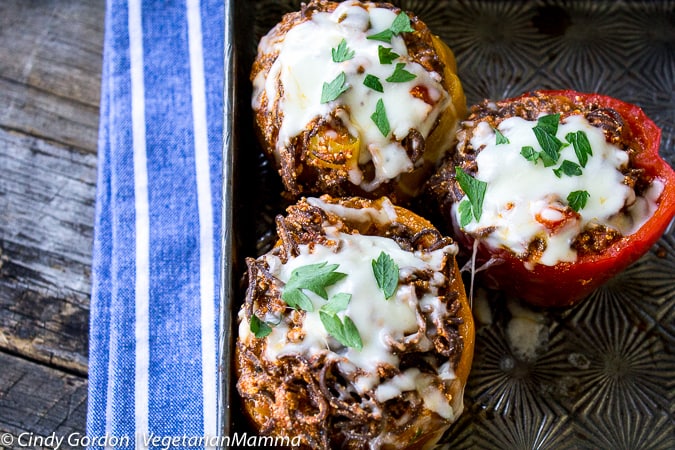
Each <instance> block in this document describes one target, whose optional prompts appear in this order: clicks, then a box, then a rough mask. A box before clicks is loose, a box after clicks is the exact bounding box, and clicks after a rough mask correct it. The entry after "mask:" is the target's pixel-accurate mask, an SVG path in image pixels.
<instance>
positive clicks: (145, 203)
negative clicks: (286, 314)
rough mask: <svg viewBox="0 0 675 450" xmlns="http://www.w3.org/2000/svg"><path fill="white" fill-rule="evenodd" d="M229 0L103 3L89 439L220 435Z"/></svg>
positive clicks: (171, 442) (118, 443) (187, 439)
mask: <svg viewBox="0 0 675 450" xmlns="http://www.w3.org/2000/svg"><path fill="white" fill-rule="evenodd" d="M223 9H224V7H223V0H201V1H200V0H172V1H167V0H129V1H125V0H108V2H107V5H106V24H105V43H104V61H103V75H102V80H101V82H102V97H101V119H100V133H99V149H98V151H99V153H98V155H99V160H98V163H99V174H98V185H97V205H96V225H95V241H94V257H93V269H92V281H93V288H92V297H91V319H90V356H89V404H88V423H87V433H86V435H87V439H88V440H89V441H88V442H87V443H88V444H89V446H90V447H92V448H101V447H111V448H113V447H114V448H134V447H137V448H138V447H142V448H145V447H149V448H169V447H170V448H179V447H191V448H195V447H200V446H205V445H202V444H208V442H206V441H205V442H200V441H199V440H198V438H200V437H204V436H206V437H208V436H215V435H217V433H218V429H219V424H218V423H217V417H216V410H217V398H218V386H217V385H218V383H217V368H218V354H217V352H218V349H217V347H218V339H217V326H218V324H217V322H218V291H219V270H220V267H219V256H220V248H219V243H220V237H219V234H220V216H221V213H220V211H221V205H220V202H221V185H222V179H221V172H222V170H221V144H222V137H221V135H222V128H223V126H222V122H223V121H222V117H223V111H222V104H223V95H222V86H223Z"/></svg>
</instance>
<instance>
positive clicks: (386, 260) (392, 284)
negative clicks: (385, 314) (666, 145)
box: [371, 252, 398, 300]
mask: <svg viewBox="0 0 675 450" xmlns="http://www.w3.org/2000/svg"><path fill="white" fill-rule="evenodd" d="M371 264H372V266H373V275H375V281H377V287H378V288H380V290H381V291H382V292H384V298H385V299H387V300H389V299H390V298H391V297H392V296H393V295H394V292H395V291H396V286H398V265H397V264H396V263H395V262H394V260H393V259H392V258H391V256H389V255H387V254H386V253H385V252H380V255H379V256H378V257H377V259H373V260H372V261H371Z"/></svg>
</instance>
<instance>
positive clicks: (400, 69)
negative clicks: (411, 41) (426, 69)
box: [387, 63, 417, 83]
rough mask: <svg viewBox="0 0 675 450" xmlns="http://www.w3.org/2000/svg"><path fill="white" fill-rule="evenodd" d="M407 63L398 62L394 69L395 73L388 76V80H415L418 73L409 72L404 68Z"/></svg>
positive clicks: (403, 81) (392, 81)
mask: <svg viewBox="0 0 675 450" xmlns="http://www.w3.org/2000/svg"><path fill="white" fill-rule="evenodd" d="M404 67H405V63H398V64H396V68H395V69H394V73H392V74H391V76H389V78H387V81H389V82H390V83H405V82H406V81H410V80H414V79H415V78H417V75H415V74H413V73H410V72H408V71H407V70H405V69H404Z"/></svg>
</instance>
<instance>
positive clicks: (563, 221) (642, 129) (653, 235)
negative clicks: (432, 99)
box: [429, 90, 675, 306]
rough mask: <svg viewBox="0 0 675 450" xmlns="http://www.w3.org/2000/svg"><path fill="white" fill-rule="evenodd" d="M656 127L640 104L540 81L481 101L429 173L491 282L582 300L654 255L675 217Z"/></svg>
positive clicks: (554, 298) (673, 192) (530, 294)
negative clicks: (519, 92)
mask: <svg viewBox="0 0 675 450" xmlns="http://www.w3.org/2000/svg"><path fill="white" fill-rule="evenodd" d="M660 135H661V132H660V129H659V128H658V127H657V126H656V125H655V124H654V122H653V121H651V120H650V119H649V118H648V117H647V116H646V115H645V114H644V112H643V111H642V110H641V109H640V108H638V107H637V106H634V105H631V104H628V103H625V102H623V101H620V100H617V99H614V98H610V97H607V96H603V95H598V94H585V93H579V92H575V91H569V90H566V91H538V92H533V93H528V94H525V95H523V96H520V97H517V98H512V99H507V100H503V101H497V102H493V101H485V102H483V103H482V104H480V105H477V106H474V107H473V108H472V110H471V114H470V116H469V117H468V118H467V120H466V121H464V122H462V123H461V126H460V130H459V131H458V133H457V139H458V143H457V147H456V153H455V154H454V155H453V157H452V158H451V159H449V160H448V161H446V162H444V164H443V165H442V167H441V169H440V170H439V171H438V172H437V173H436V174H435V175H434V177H433V178H432V180H430V183H429V192H430V193H431V194H432V195H433V196H434V198H435V199H436V200H437V201H438V203H439V205H440V209H441V212H442V214H443V216H444V219H445V220H446V221H447V222H448V223H450V224H452V227H453V229H454V230H455V232H456V234H457V236H458V239H459V240H460V241H461V243H462V244H463V246H464V248H465V249H466V250H467V251H468V252H469V253H470V254H471V256H472V258H473V261H472V265H473V268H474V269H475V270H476V269H484V270H482V272H479V275H480V277H481V279H482V280H483V281H484V283H486V285H487V286H489V287H495V288H499V289H503V290H506V291H508V292H511V293H513V294H516V295H518V296H520V297H521V298H523V299H525V300H527V301H529V302H530V303H532V304H535V305H541V306H565V305H571V304H574V303H576V302H578V301H579V300H580V299H582V298H584V297H585V296H587V295H588V294H589V293H590V292H591V291H593V290H594V289H596V288H597V287H598V286H600V285H601V284H602V283H604V282H606V281H607V280H609V279H610V278H611V277H613V276H614V275H616V274H617V273H619V272H620V271H621V270H623V269H624V268H626V267H627V266H628V265H629V264H631V263H633V262H634V261H636V260H637V259H638V258H640V256H642V255H643V254H644V253H646V252H647V251H648V250H649V248H650V247H651V246H652V245H653V244H654V243H655V242H656V241H657V240H658V239H659V237H660V236H661V235H662V234H663V233H664V231H665V230H666V229H667V227H668V226H669V224H670V223H671V221H672V219H673V216H674V215H675V174H674V173H673V170H672V168H671V167H670V166H669V165H668V163H667V162H665V161H664V160H663V159H662V158H661V157H660V156H659V154H658V151H659V145H660Z"/></svg>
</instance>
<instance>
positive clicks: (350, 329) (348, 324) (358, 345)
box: [343, 316, 363, 350]
mask: <svg viewBox="0 0 675 450" xmlns="http://www.w3.org/2000/svg"><path fill="white" fill-rule="evenodd" d="M343 323H344V337H345V342H346V344H347V346H349V347H352V348H355V349H357V350H361V349H362V348H363V341H362V340H361V335H360V334H359V330H358V328H356V324H355V323H354V322H353V321H352V319H350V318H349V317H348V316H345V318H344V320H343Z"/></svg>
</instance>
